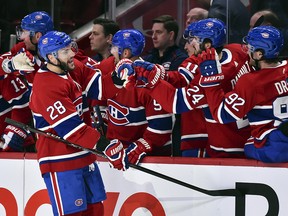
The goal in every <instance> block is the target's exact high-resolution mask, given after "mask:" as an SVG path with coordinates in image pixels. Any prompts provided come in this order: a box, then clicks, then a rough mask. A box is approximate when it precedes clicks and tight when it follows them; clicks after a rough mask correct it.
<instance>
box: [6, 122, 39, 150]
mask: <svg viewBox="0 0 288 216" xmlns="http://www.w3.org/2000/svg"><path fill="white" fill-rule="evenodd" d="M30 139H31V140H30ZM1 140H2V146H1V148H2V149H3V151H23V149H24V142H25V140H27V141H29V140H30V141H32V142H33V140H34V139H33V136H32V134H31V133H28V132H27V131H25V130H22V129H20V128H18V127H15V126H13V125H8V126H7V127H6V128H5V130H4V133H3V134H2V136H1Z"/></svg>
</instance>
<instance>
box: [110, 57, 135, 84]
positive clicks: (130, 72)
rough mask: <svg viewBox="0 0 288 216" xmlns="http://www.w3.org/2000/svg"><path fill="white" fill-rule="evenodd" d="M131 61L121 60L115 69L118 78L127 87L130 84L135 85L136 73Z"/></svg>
mask: <svg viewBox="0 0 288 216" xmlns="http://www.w3.org/2000/svg"><path fill="white" fill-rule="evenodd" d="M132 63H133V62H132V61H131V60H130V59H127V58H124V59H121V60H120V61H119V62H118V63H117V64H116V67H115V72H116V75H117V77H118V78H119V79H120V80H122V81H123V84H122V86H124V87H125V86H126V85H127V84H128V83H132V84H133V85H134V83H135V76H134V75H135V72H134V68H133V66H132Z"/></svg>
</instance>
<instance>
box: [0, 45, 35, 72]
mask: <svg viewBox="0 0 288 216" xmlns="http://www.w3.org/2000/svg"><path fill="white" fill-rule="evenodd" d="M35 62H36V61H35V58H34V56H33V55H32V54H31V53H30V52H29V51H24V50H22V51H20V52H19V53H17V55H15V56H13V57H12V58H11V59H8V58H7V59H4V60H3V62H2V68H3V70H4V71H5V72H6V73H11V72H15V71H19V72H20V73H25V72H31V71H34V70H35V69H34V65H35Z"/></svg>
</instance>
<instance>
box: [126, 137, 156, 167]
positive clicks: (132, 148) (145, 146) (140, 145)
mask: <svg viewBox="0 0 288 216" xmlns="http://www.w3.org/2000/svg"><path fill="white" fill-rule="evenodd" d="M151 151H152V148H151V146H150V145H149V143H147V142H146V140H144V139H143V138H140V139H138V140H137V141H136V142H133V143H131V144H130V145H129V146H128V148H127V149H126V153H127V155H128V161H129V163H130V164H135V165H137V164H138V163H139V162H140V161H141V160H142V158H143V157H145V155H146V154H147V153H148V152H151Z"/></svg>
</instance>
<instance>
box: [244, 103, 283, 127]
mask: <svg viewBox="0 0 288 216" xmlns="http://www.w3.org/2000/svg"><path fill="white" fill-rule="evenodd" d="M247 116H248V119H249V122H250V123H253V122H261V121H266V120H272V119H278V118H275V116H274V114H273V110H272V107H271V109H257V108H253V109H252V110H251V111H249V112H248V113H247Z"/></svg>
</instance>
